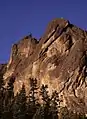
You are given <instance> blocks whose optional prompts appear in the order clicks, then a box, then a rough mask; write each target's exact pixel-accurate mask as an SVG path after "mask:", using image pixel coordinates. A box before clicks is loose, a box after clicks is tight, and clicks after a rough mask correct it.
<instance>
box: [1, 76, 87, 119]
mask: <svg viewBox="0 0 87 119" xmlns="http://www.w3.org/2000/svg"><path fill="white" fill-rule="evenodd" d="M14 81H15V77H11V78H10V80H9V82H8V85H7V87H6V88H5V86H4V83H3V75H0V119H58V118H59V119H86V117H85V115H80V114H77V113H74V112H73V111H71V110H68V109H67V107H60V102H61V101H60V100H59V94H58V93H57V91H54V92H53V93H52V94H51V95H50V94H49V91H48V86H47V85H42V86H41V88H40V89H39V88H38V87H37V80H36V79H30V92H29V96H26V91H25V85H24V84H23V86H22V89H21V90H20V92H19V93H17V95H16V96H15V97H14V92H13V89H14V85H13V84H14ZM38 96H40V100H39V99H38ZM39 102H40V103H39Z"/></svg>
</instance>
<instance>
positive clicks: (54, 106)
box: [50, 91, 60, 119]
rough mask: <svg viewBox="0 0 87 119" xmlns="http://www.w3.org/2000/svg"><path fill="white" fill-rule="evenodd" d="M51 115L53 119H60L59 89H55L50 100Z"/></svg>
mask: <svg viewBox="0 0 87 119" xmlns="http://www.w3.org/2000/svg"><path fill="white" fill-rule="evenodd" d="M50 103H51V105H50V115H51V118H52V119H58V109H59V108H60V100H59V95H58V93H57V91H54V92H53V93H52V96H51V101H50Z"/></svg>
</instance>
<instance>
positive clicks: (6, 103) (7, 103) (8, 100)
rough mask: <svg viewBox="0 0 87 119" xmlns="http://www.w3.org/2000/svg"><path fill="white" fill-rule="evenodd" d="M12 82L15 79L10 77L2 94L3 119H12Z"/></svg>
mask: <svg viewBox="0 0 87 119" xmlns="http://www.w3.org/2000/svg"><path fill="white" fill-rule="evenodd" d="M14 81H15V77H11V78H10V80H9V82H8V85H7V88H6V89H5V90H4V93H3V97H4V100H3V119H7V117H8V118H9V119H12V116H13V114H12V105H13V98H14V91H13V88H14V85H13V84H14Z"/></svg>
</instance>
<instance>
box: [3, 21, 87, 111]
mask: <svg viewBox="0 0 87 119" xmlns="http://www.w3.org/2000/svg"><path fill="white" fill-rule="evenodd" d="M12 75H14V76H15V78H16V79H15V83H14V92H15V94H16V93H17V91H19V90H20V88H21V86H22V84H23V83H24V84H25V87H26V92H28V91H29V78H37V80H38V86H41V84H47V85H48V87H49V92H50V93H51V92H52V90H57V91H58V92H59V94H60V98H61V99H62V100H63V102H62V105H63V106H65V105H67V106H68V108H71V109H72V110H74V111H78V112H82V113H84V112H85V113H87V32H86V31H84V30H81V29H80V28H78V27H76V26H74V25H72V24H71V23H70V22H69V21H68V20H65V19H54V20H53V21H51V22H50V23H49V24H48V26H47V29H46V32H45V33H44V35H43V36H42V37H41V39H40V41H37V40H36V39H35V38H33V37H32V36H26V37H24V38H23V39H22V40H20V41H19V42H18V43H16V44H14V45H13V46H12V51H11V56H10V60H9V62H8V64H7V69H6V72H5V73H4V75H3V77H4V81H5V82H7V81H8V80H9V78H10V77H11V76H12Z"/></svg>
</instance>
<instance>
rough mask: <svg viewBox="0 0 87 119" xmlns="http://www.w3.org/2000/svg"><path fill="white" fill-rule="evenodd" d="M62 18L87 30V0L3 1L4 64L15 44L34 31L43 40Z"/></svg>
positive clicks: (0, 54) (0, 49)
mask: <svg viewBox="0 0 87 119" xmlns="http://www.w3.org/2000/svg"><path fill="white" fill-rule="evenodd" d="M60 17H64V18H65V19H68V20H69V21H70V22H71V23H72V24H75V25H77V26H79V27H81V28H83V29H87V0H0V63H5V62H7V61H8V59H9V56H10V51H11V47H12V44H14V43H15V42H17V41H18V40H20V39H21V38H22V37H23V36H25V35H27V34H28V33H30V32H31V33H32V35H33V36H34V37H36V38H37V39H39V38H40V37H41V36H42V35H43V34H44V32H45V29H46V26H47V24H48V22H50V21H51V20H52V19H54V18H60Z"/></svg>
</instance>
